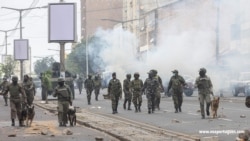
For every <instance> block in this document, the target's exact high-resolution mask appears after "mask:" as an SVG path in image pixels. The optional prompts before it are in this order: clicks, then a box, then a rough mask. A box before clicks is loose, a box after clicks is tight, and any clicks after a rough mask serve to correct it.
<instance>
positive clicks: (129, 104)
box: [128, 102, 132, 110]
mask: <svg viewBox="0 0 250 141" xmlns="http://www.w3.org/2000/svg"><path fill="white" fill-rule="evenodd" d="M130 106H131V103H130V102H129V103H128V110H132V109H131V108H130Z"/></svg>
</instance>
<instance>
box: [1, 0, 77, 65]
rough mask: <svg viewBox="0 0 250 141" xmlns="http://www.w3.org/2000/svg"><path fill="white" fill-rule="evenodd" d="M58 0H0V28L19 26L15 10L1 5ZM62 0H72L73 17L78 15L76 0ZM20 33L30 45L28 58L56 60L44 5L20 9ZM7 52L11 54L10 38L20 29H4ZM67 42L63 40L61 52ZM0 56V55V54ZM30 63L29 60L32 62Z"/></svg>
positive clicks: (19, 6)
mask: <svg viewBox="0 0 250 141" xmlns="http://www.w3.org/2000/svg"><path fill="white" fill-rule="evenodd" d="M58 2H59V0H0V30H10V29H15V28H19V27H20V25H19V24H18V21H19V12H18V11H14V10H9V9H4V8H2V7H10V8H16V9H22V8H30V7H42V6H46V5H48V3H58ZM64 2H74V3H76V4H77V20H78V21H79V19H80V0H64ZM78 21H77V36H78V37H81V35H80V31H81V28H80V22H78ZM22 25H23V27H24V28H23V30H22V36H23V39H28V40H29V46H30V47H31V56H32V57H31V61H32V62H35V61H36V60H37V59H41V57H46V56H53V57H54V58H55V59H56V60H57V61H59V51H57V50H59V49H60V47H59V44H58V43H48V9H47V8H43V9H34V10H30V11H24V12H23V16H22ZM7 35H8V44H9V45H8V49H7V50H8V53H7V54H8V55H13V52H14V51H13V46H14V40H15V39H19V38H20V30H19V29H18V30H16V31H13V32H8V34H7ZM4 44H5V33H4V32H0V54H1V55H2V54H5V46H1V45H4ZM70 48H71V43H66V45H65V52H66V53H69V52H70ZM0 60H2V57H0ZM32 64H33V63H32Z"/></svg>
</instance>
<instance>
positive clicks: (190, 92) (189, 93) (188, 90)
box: [184, 89, 194, 96]
mask: <svg viewBox="0 0 250 141" xmlns="http://www.w3.org/2000/svg"><path fill="white" fill-rule="evenodd" d="M193 92H194V91H193V89H184V94H185V95H186V96H192V95H193Z"/></svg>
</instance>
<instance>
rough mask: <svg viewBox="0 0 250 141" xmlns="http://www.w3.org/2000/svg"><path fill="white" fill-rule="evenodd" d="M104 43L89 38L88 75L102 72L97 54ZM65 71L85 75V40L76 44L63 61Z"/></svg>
mask: <svg viewBox="0 0 250 141" xmlns="http://www.w3.org/2000/svg"><path fill="white" fill-rule="evenodd" d="M104 45H106V43H105V42H104V41H102V40H101V39H100V38H98V37H95V36H93V37H91V38H90V39H89V40H88V69H89V73H96V72H98V71H100V70H103V68H104V67H103V66H104V64H103V62H102V58H100V56H99V53H100V52H101V50H102V49H103V48H104ZM65 66H66V70H68V71H70V72H72V73H75V74H86V40H82V41H81V43H79V44H77V45H76V46H75V47H74V48H73V50H72V52H71V53H70V54H69V55H68V56H67V58H66V60H65Z"/></svg>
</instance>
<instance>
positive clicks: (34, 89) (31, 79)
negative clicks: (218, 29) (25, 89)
mask: <svg viewBox="0 0 250 141" xmlns="http://www.w3.org/2000/svg"><path fill="white" fill-rule="evenodd" d="M30 81H31V82H32V84H33V92H34V96H35V95H36V84H35V83H34V82H33V78H32V77H30Z"/></svg>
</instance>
